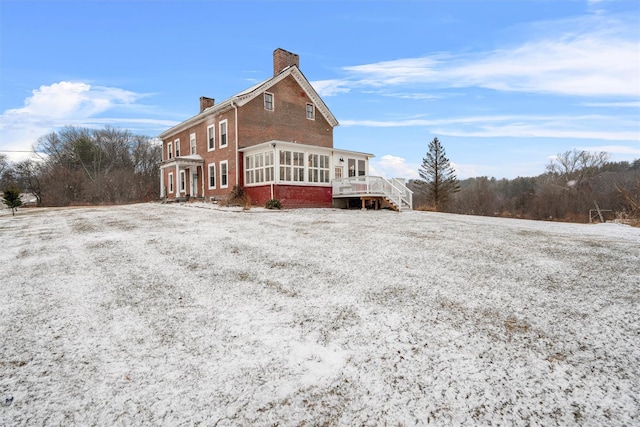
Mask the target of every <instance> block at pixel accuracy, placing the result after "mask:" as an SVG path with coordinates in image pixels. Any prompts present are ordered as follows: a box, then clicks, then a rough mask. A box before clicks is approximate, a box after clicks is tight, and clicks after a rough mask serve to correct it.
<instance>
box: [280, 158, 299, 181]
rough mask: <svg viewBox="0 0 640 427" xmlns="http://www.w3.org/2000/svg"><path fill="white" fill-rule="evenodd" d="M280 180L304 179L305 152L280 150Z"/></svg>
mask: <svg viewBox="0 0 640 427" xmlns="http://www.w3.org/2000/svg"><path fill="white" fill-rule="evenodd" d="M280 181H295V182H302V181H304V153H302V152H298V151H284V150H280Z"/></svg>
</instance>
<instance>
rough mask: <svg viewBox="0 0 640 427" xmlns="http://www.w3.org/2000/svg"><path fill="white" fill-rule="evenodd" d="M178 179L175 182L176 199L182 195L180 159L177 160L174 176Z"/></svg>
mask: <svg viewBox="0 0 640 427" xmlns="http://www.w3.org/2000/svg"><path fill="white" fill-rule="evenodd" d="M174 179H175V180H176V182H175V186H174V187H173V188H174V190H175V193H173V194H175V196H176V199H177V198H178V197H180V167H179V166H178V161H177V160H176V177H175V178H174Z"/></svg>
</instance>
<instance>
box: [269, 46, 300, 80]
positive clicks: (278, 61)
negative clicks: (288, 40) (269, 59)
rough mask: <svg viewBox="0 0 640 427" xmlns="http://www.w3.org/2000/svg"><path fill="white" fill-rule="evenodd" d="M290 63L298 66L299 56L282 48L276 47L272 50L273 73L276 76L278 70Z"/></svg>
mask: <svg viewBox="0 0 640 427" xmlns="http://www.w3.org/2000/svg"><path fill="white" fill-rule="evenodd" d="M290 65H295V66H296V67H298V68H300V57H299V56H298V55H296V54H295V53H291V52H288V51H286V50H284V49H280V48H278V49H276V50H274V51H273V75H274V76H277V75H278V74H279V73H280V71H282V70H284V69H285V68H287V67H288V66H290Z"/></svg>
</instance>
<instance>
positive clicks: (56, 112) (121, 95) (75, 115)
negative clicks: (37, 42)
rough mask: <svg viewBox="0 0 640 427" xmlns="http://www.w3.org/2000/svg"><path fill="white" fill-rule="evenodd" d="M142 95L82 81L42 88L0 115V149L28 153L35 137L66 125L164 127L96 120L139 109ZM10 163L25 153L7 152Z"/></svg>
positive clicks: (162, 123)
mask: <svg viewBox="0 0 640 427" xmlns="http://www.w3.org/2000/svg"><path fill="white" fill-rule="evenodd" d="M145 96H146V95H143V94H139V93H135V92H132V91H128V90H125V89H120V88H115V87H106V86H92V85H90V84H87V83H84V82H67V81H62V82H58V83H54V84H51V85H42V86H40V87H39V88H38V89H35V90H33V91H32V93H31V96H29V97H27V98H26V99H25V101H24V106H23V107H21V108H14V109H9V110H5V111H4V112H3V113H2V114H0V134H1V135H2V138H1V141H2V142H1V143H0V149H2V150H7V151H28V150H30V149H31V147H32V146H33V144H35V143H36V142H37V140H38V138H39V137H41V136H42V135H45V134H47V133H49V132H52V131H54V130H55V129H57V128H60V127H62V126H67V125H73V126H86V127H95V126H100V125H106V124H113V125H118V124H137V125H139V126H142V127H149V126H152V127H155V128H166V127H169V126H172V125H173V124H175V123H174V122H171V121H167V120H157V119H144V118H115V117H100V116H101V115H103V114H105V113H107V112H109V113H115V112H116V111H117V110H119V109H127V110H131V109H134V110H135V109H142V107H141V106H140V105H139V104H136V102H137V101H138V100H139V99H141V98H143V97H145ZM7 154H8V155H9V157H10V159H11V160H22V159H24V158H27V157H29V155H30V154H29V153H14V152H10V153H7Z"/></svg>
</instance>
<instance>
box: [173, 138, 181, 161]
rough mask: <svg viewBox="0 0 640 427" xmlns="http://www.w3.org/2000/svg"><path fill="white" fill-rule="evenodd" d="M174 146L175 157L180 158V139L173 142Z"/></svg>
mask: <svg viewBox="0 0 640 427" xmlns="http://www.w3.org/2000/svg"><path fill="white" fill-rule="evenodd" d="M173 143H174V144H175V146H176V157H180V138H178V139H176V140H175V141H173Z"/></svg>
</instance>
